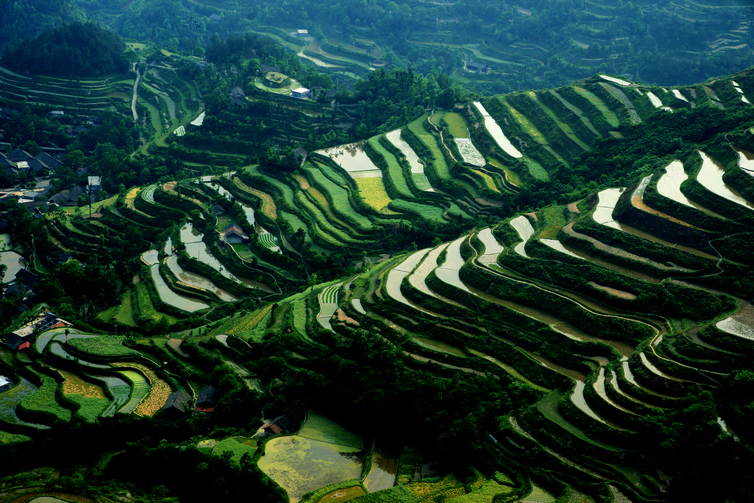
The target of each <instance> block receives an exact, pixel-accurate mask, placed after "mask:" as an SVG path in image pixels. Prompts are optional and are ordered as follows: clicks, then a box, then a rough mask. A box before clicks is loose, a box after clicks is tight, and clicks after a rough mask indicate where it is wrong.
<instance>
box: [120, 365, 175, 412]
mask: <svg viewBox="0 0 754 503" xmlns="http://www.w3.org/2000/svg"><path fill="white" fill-rule="evenodd" d="M117 373H118V374H120V375H121V376H122V377H123V378H124V381H125V382H128V383H131V384H130V386H131V395H130V397H129V399H128V401H127V402H126V403H125V405H123V407H121V408H120V410H118V412H121V413H124V414H129V413H131V412H134V410H135V409H136V407H137V406H138V405H139V403H140V402H141V401H142V400H143V399H144V397H146V396H147V393H149V382H148V381H147V379H146V378H145V377H144V376H143V375H142V374H140V373H139V372H136V371H135V370H119V371H118V372H117ZM163 403H164V402H163Z"/></svg>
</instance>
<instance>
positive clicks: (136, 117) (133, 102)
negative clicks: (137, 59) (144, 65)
mask: <svg viewBox="0 0 754 503" xmlns="http://www.w3.org/2000/svg"><path fill="white" fill-rule="evenodd" d="M131 71H132V72H136V80H135V81H134V96H133V98H132V99H131V113H132V114H133V116H134V122H136V121H137V120H139V114H137V113H136V100H137V99H138V98H139V91H138V87H139V80H140V79H141V73H139V68H138V67H137V66H136V63H134V65H133V67H132V68H131Z"/></svg>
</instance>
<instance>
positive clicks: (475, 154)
mask: <svg viewBox="0 0 754 503" xmlns="http://www.w3.org/2000/svg"><path fill="white" fill-rule="evenodd" d="M455 142H456V145H457V146H458V151H459V152H461V157H463V161H464V162H467V163H469V164H472V165H474V166H484V165H485V164H487V161H486V160H485V159H484V156H483V155H482V153H481V152H479V150H477V148H476V147H475V146H474V144H473V143H471V140H470V139H469V138H456V139H455Z"/></svg>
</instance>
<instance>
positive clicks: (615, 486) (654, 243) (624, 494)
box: [272, 145, 754, 501]
mask: <svg viewBox="0 0 754 503" xmlns="http://www.w3.org/2000/svg"><path fill="white" fill-rule="evenodd" d="M721 148H722V147H721ZM724 148H725V149H727V151H726V150H717V152H718V154H717V157H713V156H712V155H710V154H709V153H707V152H704V151H699V152H698V153H697V154H696V156H692V157H691V158H690V159H689V160H687V161H685V162H680V161H678V160H671V161H669V162H668V164H666V165H665V166H664V167H663V168H662V169H658V170H656V172H655V173H654V174H653V175H652V176H651V177H647V178H645V179H644V181H642V182H641V183H639V184H636V185H634V186H631V187H627V188H616V189H607V190H605V191H603V192H601V193H600V194H596V195H595V196H593V197H590V198H587V199H585V200H582V201H580V202H578V203H576V202H574V203H573V204H569V205H563V206H550V207H547V208H544V209H543V210H541V211H538V212H535V213H529V214H525V215H519V216H517V217H515V218H511V219H506V220H504V221H502V222H500V223H499V224H497V225H495V226H493V227H487V228H484V229H480V230H478V231H472V232H471V233H469V234H466V235H465V236H463V237H461V238H459V239H457V240H455V241H453V242H450V243H443V244H441V245H439V246H437V247H434V248H428V249H423V250H417V251H415V252H410V253H407V254H405V255H402V256H399V257H397V258H396V259H393V260H389V261H386V262H385V263H383V264H381V265H377V266H374V267H373V268H372V269H371V270H369V271H367V272H365V273H363V274H361V275H359V276H357V277H356V278H353V279H352V280H351V281H350V282H349V283H348V285H347V287H346V288H345V289H343V290H341V292H343V295H342V296H338V297H336V298H335V302H336V303H337V306H338V309H339V310H340V311H342V312H343V313H344V316H343V317H344V318H348V319H351V320H353V321H356V322H357V323H358V324H360V325H361V326H377V327H379V330H380V332H381V333H382V334H383V336H384V337H386V338H387V339H388V340H390V341H392V342H393V343H395V344H396V345H400V347H401V348H402V350H403V351H405V352H406V354H407V355H409V356H411V357H412V358H414V359H417V360H420V361H426V362H431V364H432V365H434V366H435V367H436V368H437V369H438V370H437V371H438V372H441V371H443V369H445V370H447V369H453V370H455V371H460V372H468V373H479V374H481V375H487V376H490V375H496V376H498V378H502V377H503V376H505V378H507V379H511V380H512V381H515V382H518V383H519V385H521V386H525V387H528V388H531V389H532V390H535V391H536V393H538V394H539V396H540V400H539V401H538V402H537V403H536V405H534V406H532V407H531V408H529V409H526V410H525V411H523V412H522V413H520V414H516V415H512V416H510V417H509V418H508V419H507V421H506V422H505V424H503V425H501V427H500V428H501V429H500V431H498V432H497V433H495V434H494V437H495V439H494V442H495V448H497V449H499V450H500V451H501V452H502V453H504V454H505V455H507V456H510V457H511V458H515V457H516V456H517V455H518V454H519V452H520V450H521V449H534V450H541V452H546V453H549V455H550V457H549V461H548V464H549V463H554V464H550V467H551V469H552V470H554V472H557V471H559V470H562V471H563V473H568V472H573V470H574V467H575V468H576V471H577V472H578V473H580V474H581V476H583V477H588V478H589V479H590V480H592V481H599V480H601V481H603V482H601V483H598V482H595V484H596V485H599V484H604V486H603V487H604V490H605V491H608V492H610V493H612V494H613V495H614V497H615V498H628V499H630V500H639V501H644V500H648V499H654V498H659V497H661V495H662V494H663V492H664V491H665V489H666V484H667V481H665V480H662V479H661V478H657V477H656V475H655V470H660V471H662V470H663V469H664V468H663V467H662V466H656V465H655V464H654V463H653V462H652V461H651V459H652V452H651V450H650V451H647V450H645V449H646V448H647V447H648V446H646V445H645V442H644V441H642V440H640V438H641V435H642V432H643V431H644V430H643V428H644V426H643V424H642V421H643V418H645V417H647V416H648V414H650V412H651V411H653V410H656V409H658V408H662V409H666V410H673V409H678V408H683V407H686V406H688V398H687V397H688V396H693V395H694V393H695V390H696V392H697V393H698V392H701V391H702V390H715V389H717V388H718V387H719V386H720V380H721V379H724V378H725V376H726V375H727V374H728V373H729V372H730V371H731V370H734V369H735V368H736V363H735V358H736V357H734V356H732V355H733V353H735V354H737V355H739V356H740V355H744V354H745V355H751V354H752V351H754V323H752V317H751V313H752V312H754V307H752V305H751V304H750V303H749V302H747V300H746V298H747V297H748V293H747V292H748V287H747V286H745V285H743V284H741V283H740V279H741V276H740V275H741V274H744V275H745V274H747V273H746V271H747V270H748V269H747V267H748V266H747V264H749V263H750V259H749V258H748V257H744V256H743V255H741V254H739V253H738V252H737V250H736V249H735V248H734V247H732V246H729V244H732V242H731V240H735V238H737V237H738V236H739V234H738V232H742V231H743V232H744V234H743V235H745V236H751V231H750V229H749V228H748V225H747V226H746V227H737V225H739V224H741V222H740V221H739V222H738V223H736V219H735V216H737V215H743V216H744V219H745V220H746V221H748V219H751V218H752V217H754V214H752V213H749V212H752V211H754V200H753V198H752V197H750V196H751V192H750V189H751V184H752V181H751V180H748V178H749V177H748V174H746V169H748V168H749V166H750V163H751V160H750V159H751V156H750V154H748V152H746V151H745V150H741V149H739V150H735V149H734V148H733V147H732V146H728V145H725V147H724ZM730 174H734V175H735V174H744V176H745V178H741V177H730V176H729V175H730ZM742 180H743V181H742ZM731 183H733V185H731ZM744 194H747V196H744ZM742 210H743V211H742ZM679 229H681V230H679ZM669 230H672V231H673V232H672V233H671V232H669ZM736 231H737V232H736ZM673 236H674V237H675V238H673ZM673 239H675V242H673ZM711 243H714V244H715V245H714V246H713V247H712V248H710V246H709V245H710V244H711ZM725 243H728V244H725ZM718 245H719V246H718ZM334 291H336V290H335V286H332V287H327V288H325V289H324V290H322V291H321V292H320V293H319V300H320V303H324V302H325V301H326V300H332V298H333V297H332V293H333V292H334ZM723 291H724V292H725V293H723ZM681 299H682V300H681ZM339 319H341V318H340V315H339ZM272 323H273V324H274V323H275V321H274V320H273V322H272ZM354 327H355V325H354V324H353V323H338V324H335V323H334V324H333V325H332V329H333V330H334V331H335V332H337V333H339V334H341V335H343V336H348V334H349V333H350V332H351V331H352V330H354ZM718 414H720V416H719V417H718V418H717V419H718V420H719V421H718V422H720V424H722V425H725V426H724V432H725V433H724V435H726V434H727V437H726V438H728V439H729V441H730V442H734V441H735V440H734V439H733V438H734V437H733V436H732V434H731V433H730V431H731V430H733V431H734V430H735V426H733V427H731V425H730V420H729V417H726V415H728V414H730V415H731V416H735V415H734V414H733V413H732V412H731V411H727V412H726V411H725V410H719V411H718ZM713 419H714V418H713ZM565 446H568V447H567V448H566V447H565ZM554 472H553V473H554ZM556 477H557V476H556ZM436 484H437V483H435V484H434V485H433V484H430V486H431V488H430V489H428V490H430V491H437V490H438V486H437V485H436ZM496 484H497V485H496ZM608 485H609V487H608ZM499 486H500V484H499V481H490V482H487V483H485V488H486V489H484V490H485V491H486V490H488V491H489V492H490V494H499V493H502V492H504V489H501V487H499ZM594 490H595V492H594V493H592V494H591V496H592V497H595V496H596V495H597V494H598V493H601V491H602V489H599V490H597V489H596V488H595V489H594ZM438 494H439V493H438ZM545 494H546V493H545ZM451 496H452V495H451V494H450V493H449V494H448V498H449V499H450V498H451ZM453 501H455V499H453ZM458 501H462V498H459V499H458Z"/></svg>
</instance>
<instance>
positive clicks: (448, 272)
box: [435, 236, 469, 292]
mask: <svg viewBox="0 0 754 503" xmlns="http://www.w3.org/2000/svg"><path fill="white" fill-rule="evenodd" d="M466 239H468V236H461V237H460V238H458V239H456V240H455V241H452V242H451V243H450V244H449V245H448V248H447V249H446V252H445V261H444V262H443V263H442V264H440V266H439V267H438V268H437V269H435V274H436V275H437V277H438V278H439V279H440V280H442V281H443V282H445V283H447V284H449V285H452V286H454V287H456V288H459V289H461V290H463V291H465V292H468V291H469V289H468V288H467V287H466V285H465V284H464V283H463V281H461V277H460V275H459V274H458V271H460V269H461V266H463V264H464V260H463V257H462V256H461V244H462V243H463V242H464V241H465V240H466Z"/></svg>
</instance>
